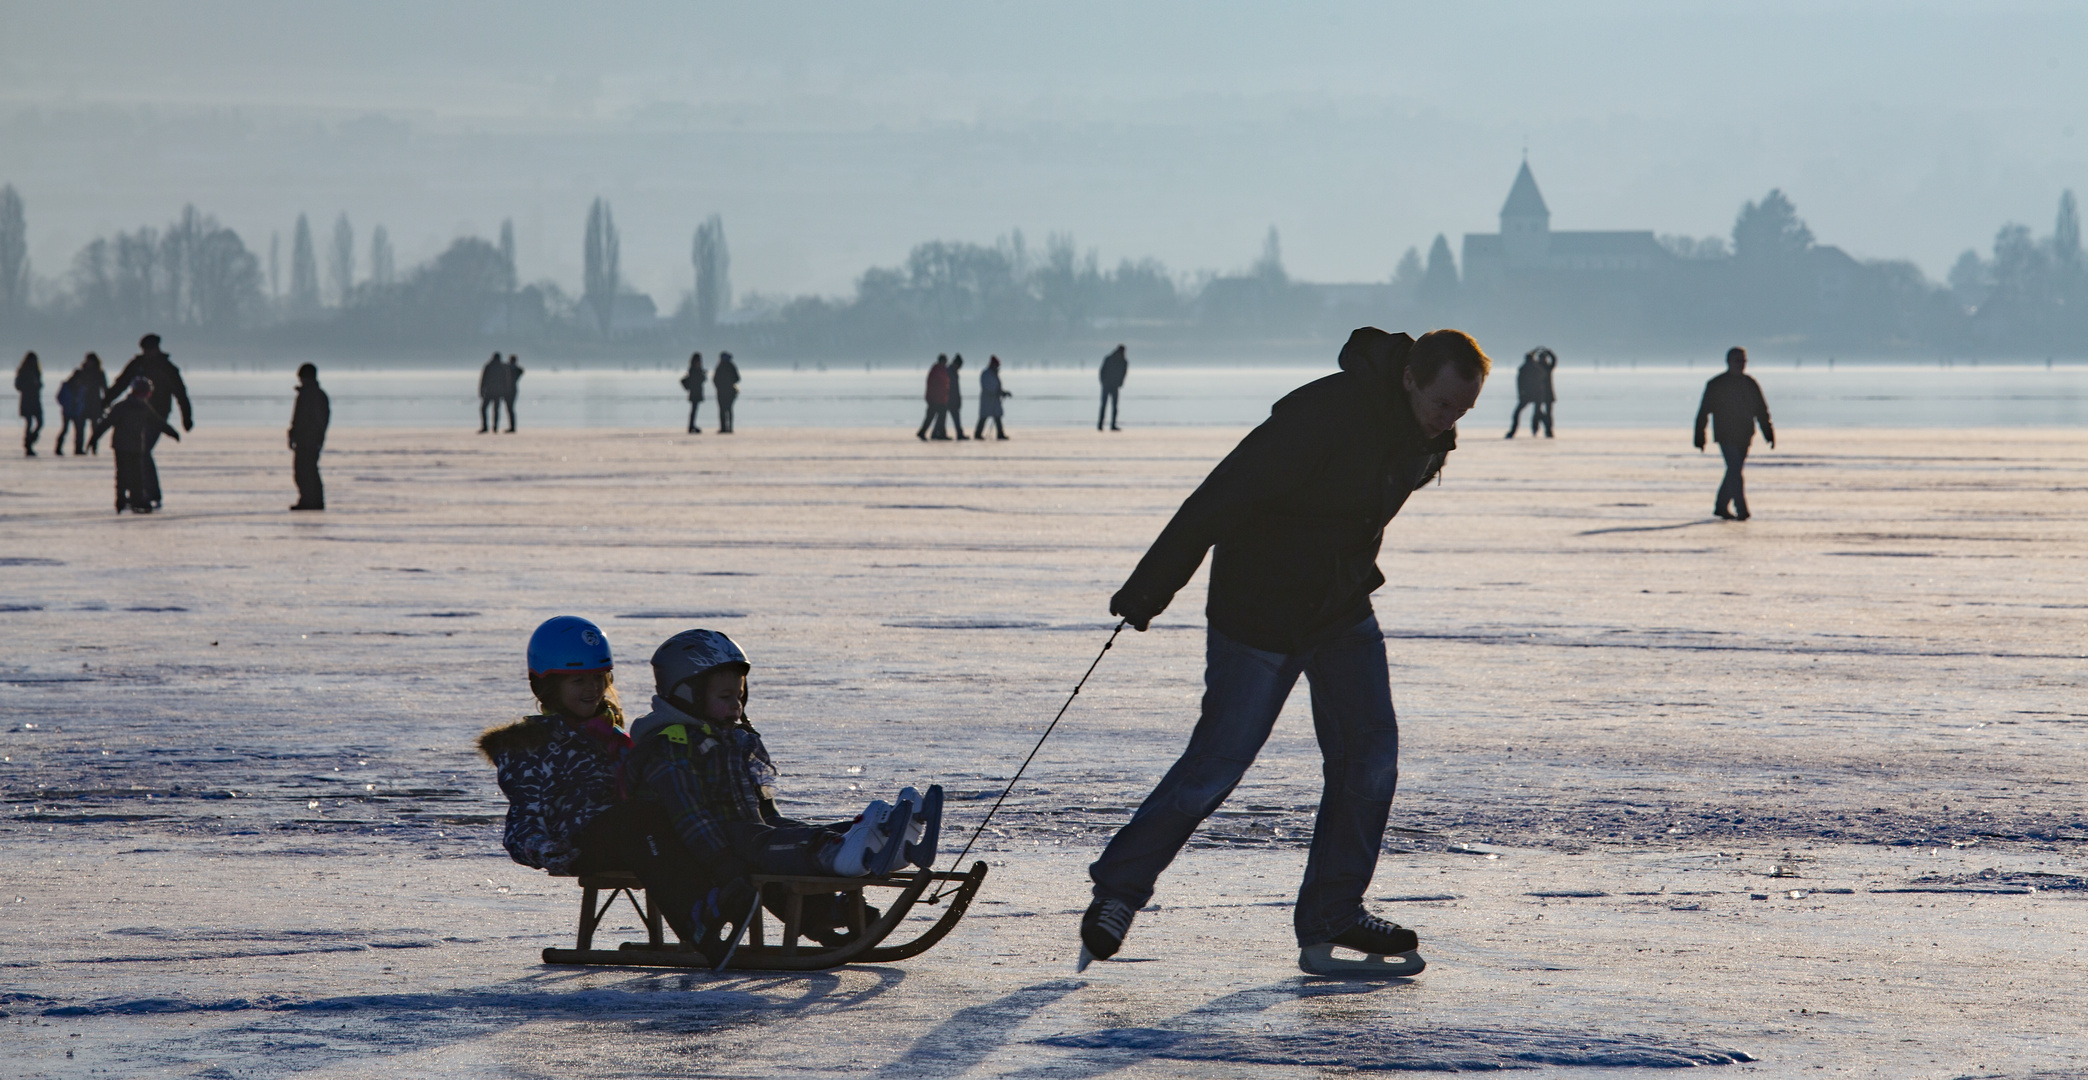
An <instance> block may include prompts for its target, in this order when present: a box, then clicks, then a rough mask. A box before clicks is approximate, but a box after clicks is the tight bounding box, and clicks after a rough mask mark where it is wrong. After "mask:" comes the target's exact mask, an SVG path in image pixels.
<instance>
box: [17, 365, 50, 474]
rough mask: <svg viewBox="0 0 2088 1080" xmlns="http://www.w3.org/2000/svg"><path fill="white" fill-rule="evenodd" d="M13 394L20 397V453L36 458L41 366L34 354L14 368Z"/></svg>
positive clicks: (40, 414) (40, 420)
mask: <svg viewBox="0 0 2088 1080" xmlns="http://www.w3.org/2000/svg"><path fill="white" fill-rule="evenodd" d="M15 393H17V394H20V395H22V453H23V454H24V455H25V456H28V457H35V456H36V437H37V436H38V435H41V434H43V427H44V421H43V364H42V363H41V362H40V361H38V360H37V359H36V354H35V353H30V354H28V355H26V356H24V357H22V364H21V366H20V367H17V368H15Z"/></svg>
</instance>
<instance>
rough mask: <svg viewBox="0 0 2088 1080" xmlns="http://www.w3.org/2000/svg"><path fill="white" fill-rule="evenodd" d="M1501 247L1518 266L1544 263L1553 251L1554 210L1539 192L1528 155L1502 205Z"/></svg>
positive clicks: (1507, 258)
mask: <svg viewBox="0 0 2088 1080" xmlns="http://www.w3.org/2000/svg"><path fill="white" fill-rule="evenodd" d="M1501 247H1502V254H1503V255H1504V256H1505V257H1506V262H1507V263H1508V265H1509V266H1510V267H1514V268H1517V269H1522V268H1527V267H1538V266H1542V265H1544V263H1545V261H1546V256H1547V255H1549V254H1550V251H1551V210H1550V209H1548V208H1547V207H1546V206H1545V205H1544V196H1543V195H1541V194H1539V193H1538V191H1537V178H1536V177H1535V176H1532V175H1530V160H1529V159H1528V158H1524V159H1523V163H1522V171H1520V172H1518V173H1516V174H1515V186H1513V187H1511V188H1509V189H1508V201H1507V202H1505V203H1503V204H1501Z"/></svg>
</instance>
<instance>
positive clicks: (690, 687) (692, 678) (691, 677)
mask: <svg viewBox="0 0 2088 1080" xmlns="http://www.w3.org/2000/svg"><path fill="white" fill-rule="evenodd" d="M652 665H653V685H654V688H655V689H656V690H657V691H658V692H659V695H660V696H661V697H663V698H666V699H667V700H669V701H681V702H684V703H686V702H691V701H694V700H696V693H695V691H696V686H695V683H696V679H697V678H698V677H699V676H702V675H706V674H709V673H710V672H711V671H712V670H713V669H716V668H721V667H725V666H727V665H731V666H734V667H737V668H739V670H740V671H741V672H743V673H744V672H746V671H748V670H751V669H752V667H753V665H751V664H749V663H748V662H747V654H746V653H744V652H741V651H740V647H739V646H738V645H737V644H735V643H734V642H733V640H732V639H731V638H729V637H726V636H725V635H724V634H721V633H719V632H718V631H716V630H684V631H682V632H681V633H679V634H676V635H674V636H673V637H671V638H668V639H667V640H666V641H663V642H661V643H660V647H659V649H658V650H656V651H655V652H654V653H653V658H652Z"/></svg>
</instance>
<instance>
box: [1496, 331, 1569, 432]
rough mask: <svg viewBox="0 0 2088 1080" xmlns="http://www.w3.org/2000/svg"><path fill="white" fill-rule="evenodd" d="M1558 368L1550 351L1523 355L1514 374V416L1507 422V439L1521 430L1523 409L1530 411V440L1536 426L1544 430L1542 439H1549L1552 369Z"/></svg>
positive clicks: (1550, 428)
mask: <svg viewBox="0 0 2088 1080" xmlns="http://www.w3.org/2000/svg"><path fill="white" fill-rule="evenodd" d="M1558 366H1559V357H1558V354H1557V353H1554V352H1552V351H1551V350H1550V349H1545V348H1536V349H1531V350H1530V351H1529V352H1526V353H1524V354H1523V362H1522V368H1521V369H1520V370H1518V371H1516V373H1515V412H1514V414H1513V415H1511V416H1510V417H1509V418H1508V435H1507V437H1508V438H1511V439H1512V438H1515V429H1516V428H1518V427H1521V426H1522V411H1523V407H1524V406H1526V405H1527V406H1529V408H1530V437H1531V438H1533V439H1534V438H1536V437H1537V428H1538V426H1539V425H1543V427H1544V437H1545V438H1547V439H1549V438H1551V437H1552V421H1551V407H1552V369H1553V368H1556V367H1558Z"/></svg>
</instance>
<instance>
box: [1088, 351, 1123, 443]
mask: <svg viewBox="0 0 2088 1080" xmlns="http://www.w3.org/2000/svg"><path fill="white" fill-rule="evenodd" d="M1130 369H1131V361H1130V359H1129V358H1127V357H1126V356H1125V355H1124V347H1123V346H1122V345H1119V346H1117V347H1116V348H1115V349H1114V350H1113V351H1111V352H1110V354H1109V355H1108V356H1105V357H1103V358H1102V371H1101V378H1102V411H1101V412H1098V413H1096V414H1095V430H1096V431H1100V430H1102V418H1103V417H1104V416H1107V417H1109V430H1111V431H1122V430H1124V429H1123V428H1120V427H1118V426H1117V399H1118V398H1119V397H1120V396H1121V395H1122V392H1123V389H1124V375H1125V374H1126V373H1127V372H1129V371H1130Z"/></svg>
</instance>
